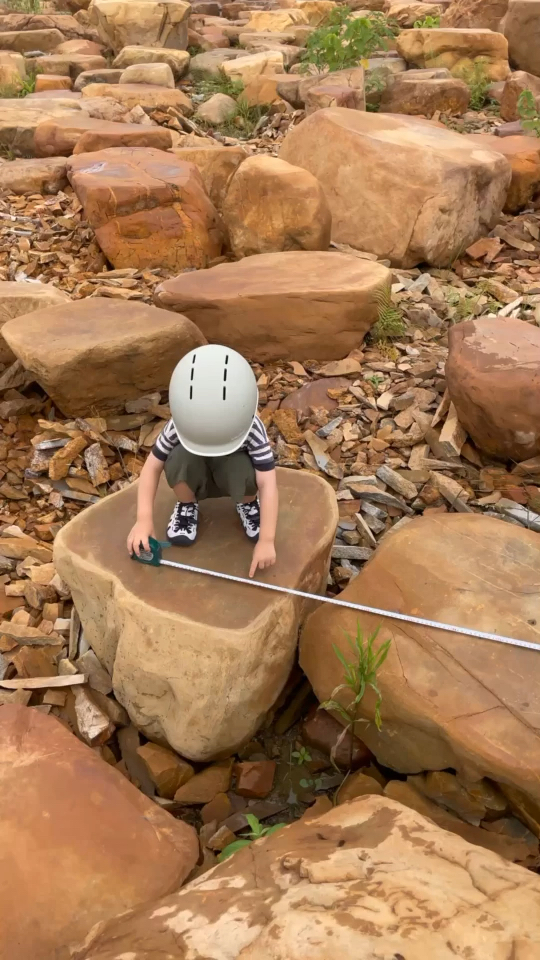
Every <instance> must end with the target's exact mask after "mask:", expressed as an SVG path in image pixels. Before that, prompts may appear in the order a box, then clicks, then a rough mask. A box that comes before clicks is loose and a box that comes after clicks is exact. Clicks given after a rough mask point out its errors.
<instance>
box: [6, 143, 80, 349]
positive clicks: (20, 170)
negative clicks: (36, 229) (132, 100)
mask: <svg viewBox="0 0 540 960" xmlns="http://www.w3.org/2000/svg"><path fill="white" fill-rule="evenodd" d="M66 186H67V164H66V161H65V160H63V159H62V158H61V157H52V158H50V159H48V160H12V161H11V163H4V164H3V165H2V166H0V191H2V190H6V191H7V192H8V193H20V194H25V193H58V191H59V190H63V189H64V187H66ZM17 286H19V284H17ZM1 290H2V284H0V291H1ZM0 297H1V292H0ZM0 314H1V307H0ZM1 356H2V353H1V349H0V358H1Z"/></svg>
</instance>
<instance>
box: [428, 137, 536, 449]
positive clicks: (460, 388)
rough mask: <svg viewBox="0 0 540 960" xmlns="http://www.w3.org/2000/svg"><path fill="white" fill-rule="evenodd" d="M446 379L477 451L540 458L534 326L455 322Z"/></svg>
mask: <svg viewBox="0 0 540 960" xmlns="http://www.w3.org/2000/svg"><path fill="white" fill-rule="evenodd" d="M516 139H517V138H516ZM520 139H521V138H520ZM524 139H526V138H524ZM446 377H447V383H448V390H449V393H450V396H451V398H452V401H453V403H454V404H455V407H456V410H457V413H458V417H459V420H460V422H461V423H462V425H463V426H464V427H465V429H466V430H467V432H468V433H469V434H470V435H471V437H472V438H473V440H474V442H475V444H476V445H477V446H478V447H479V448H480V449H481V450H485V451H486V452H487V453H490V454H491V455H492V456H494V457H501V458H502V459H504V460H514V461H517V462H519V461H521V460H528V459H529V458H530V457H535V456H537V455H538V454H540V417H539V411H540V329H539V328H538V327H535V326H533V325H532V324H530V323H525V322H524V321H523V320H515V319H513V318H511V317H508V318H505V319H504V320H503V319H500V320H499V319H497V318H496V317H492V318H490V317H474V319H472V320H466V321H464V322H463V323H458V324H456V325H455V326H454V327H451V329H450V334H449V354H448V360H447V362H446Z"/></svg>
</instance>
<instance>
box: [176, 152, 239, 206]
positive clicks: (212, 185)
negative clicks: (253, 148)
mask: <svg viewBox="0 0 540 960" xmlns="http://www.w3.org/2000/svg"><path fill="white" fill-rule="evenodd" d="M195 139H196V141H197V142H196V143H194V144H193V146H190V147H175V148H174V150H173V153H174V155H175V157H177V158H178V159H179V160H183V161H184V162H187V163H193V164H194V165H195V166H196V167H197V170H198V171H199V173H200V175H201V177H202V181H203V183H204V188H205V190H206V192H207V194H208V196H209V197H210V199H211V201H212V203H213V204H214V206H215V207H216V208H217V209H218V210H221V207H222V204H223V201H224V199H225V195H226V193H227V188H228V185H229V181H230V179H231V177H232V175H233V174H234V172H235V171H236V170H237V169H238V167H239V166H240V164H241V163H243V162H244V160H245V159H246V157H248V156H249V154H248V152H247V150H246V148H245V147H242V146H240V144H238V146H231V147H223V146H220V145H218V143H217V141H216V140H210V141H208V142H207V141H205V140H203V139H202V137H196V138H195Z"/></svg>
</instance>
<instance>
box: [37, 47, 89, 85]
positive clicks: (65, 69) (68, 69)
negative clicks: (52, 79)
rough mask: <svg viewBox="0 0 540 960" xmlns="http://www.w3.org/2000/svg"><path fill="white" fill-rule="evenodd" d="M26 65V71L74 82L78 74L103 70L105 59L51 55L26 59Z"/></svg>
mask: <svg viewBox="0 0 540 960" xmlns="http://www.w3.org/2000/svg"><path fill="white" fill-rule="evenodd" d="M26 64H27V67H28V69H32V70H36V71H38V70H39V72H40V73H52V74H55V75H60V76H65V77H71V79H72V80H76V79H77V77H78V76H79V74H80V73H84V72H85V71H88V70H103V69H105V67H106V66H107V61H106V60H105V57H102V56H100V55H97V54H91V55H89V54H81V53H53V54H49V55H48V56H46V57H34V58H32V57H28V58H27V60H26Z"/></svg>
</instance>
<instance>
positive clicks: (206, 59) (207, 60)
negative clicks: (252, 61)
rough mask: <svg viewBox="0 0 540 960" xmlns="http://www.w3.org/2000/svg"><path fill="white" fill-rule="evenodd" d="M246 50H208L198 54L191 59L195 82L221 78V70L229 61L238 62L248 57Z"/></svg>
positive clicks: (191, 69) (192, 74)
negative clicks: (240, 58) (239, 59)
mask: <svg viewBox="0 0 540 960" xmlns="http://www.w3.org/2000/svg"><path fill="white" fill-rule="evenodd" d="M249 55H250V54H248V53H247V51H246V50H230V49H229V50H207V51H206V52H205V53H197V54H196V55H195V56H194V57H192V58H191V60H190V64H189V73H190V76H192V77H193V78H194V79H195V80H204V79H207V78H210V77H216V78H217V77H219V76H220V75H221V68H222V67H223V65H224V64H225V63H226V62H227V61H228V60H237V59H238V57H247V56H249Z"/></svg>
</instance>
